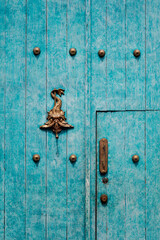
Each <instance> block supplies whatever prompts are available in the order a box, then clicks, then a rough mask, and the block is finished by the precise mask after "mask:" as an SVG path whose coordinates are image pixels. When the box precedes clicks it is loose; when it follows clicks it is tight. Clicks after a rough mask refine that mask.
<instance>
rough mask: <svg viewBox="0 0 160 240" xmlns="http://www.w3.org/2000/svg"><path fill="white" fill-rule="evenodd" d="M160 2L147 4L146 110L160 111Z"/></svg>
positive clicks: (152, 0)
mask: <svg viewBox="0 0 160 240" xmlns="http://www.w3.org/2000/svg"><path fill="white" fill-rule="evenodd" d="M159 8H160V2H159V1H158V0H149V1H147V2H146V108H147V109H154V110H156V109H160V68H159V61H160V52H159V44H160V37H159V36H160V14H159Z"/></svg>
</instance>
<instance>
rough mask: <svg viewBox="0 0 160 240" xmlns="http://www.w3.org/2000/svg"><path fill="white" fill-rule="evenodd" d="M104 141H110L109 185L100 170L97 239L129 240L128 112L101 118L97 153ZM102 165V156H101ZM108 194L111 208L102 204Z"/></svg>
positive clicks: (104, 115) (98, 126) (98, 122)
mask: <svg viewBox="0 0 160 240" xmlns="http://www.w3.org/2000/svg"><path fill="white" fill-rule="evenodd" d="M101 138H106V139H107V140H108V151H109V153H108V174H105V175H104V177H108V183H107V184H104V183H103V182H102V178H103V176H102V175H100V173H99V170H98V169H99V167H97V238H96V239H106V238H107V239H115V240H116V239H125V166H126V161H125V155H124V153H125V113H124V112H107V113H98V115H97V150H98V149H99V146H98V142H99V140H100V139H101ZM97 160H98V161H97V165H98V166H99V157H98V156H97ZM101 194H107V195H108V203H107V205H103V204H102V203H101V201H100V196H101Z"/></svg>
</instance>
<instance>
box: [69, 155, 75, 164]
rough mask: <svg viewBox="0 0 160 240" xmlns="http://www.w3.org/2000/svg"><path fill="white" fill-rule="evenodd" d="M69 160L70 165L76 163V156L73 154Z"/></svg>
mask: <svg viewBox="0 0 160 240" xmlns="http://www.w3.org/2000/svg"><path fill="white" fill-rule="evenodd" d="M69 160H70V161H71V162H72V163H74V162H76V160H77V157H76V155H75V154H72V155H71V156H70V157H69Z"/></svg>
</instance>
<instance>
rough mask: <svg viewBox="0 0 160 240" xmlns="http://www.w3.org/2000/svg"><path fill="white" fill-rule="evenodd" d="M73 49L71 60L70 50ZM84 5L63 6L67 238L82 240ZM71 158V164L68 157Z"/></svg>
mask: <svg viewBox="0 0 160 240" xmlns="http://www.w3.org/2000/svg"><path fill="white" fill-rule="evenodd" d="M72 47H73V48H76V49H77V54H76V55H75V56H74V57H71V56H70V55H69V49H70V48H72ZM85 50H86V49H85V1H83V0H81V1H70V0H69V1H68V6H67V87H66V93H67V120H68V122H70V123H71V124H73V126H74V129H73V130H70V131H68V132H67V159H66V161H67V237H68V239H71V240H74V239H79V240H81V239H82V240H83V239H85V54H86V52H85ZM71 154H75V155H76V156H77V161H76V162H75V163H74V164H72V163H71V162H70V161H69V156H70V155H71Z"/></svg>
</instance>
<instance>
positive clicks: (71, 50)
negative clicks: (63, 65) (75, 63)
mask: <svg viewBox="0 0 160 240" xmlns="http://www.w3.org/2000/svg"><path fill="white" fill-rule="evenodd" d="M69 53H70V55H71V56H75V55H76V53H77V50H76V49H75V48H70V49H69Z"/></svg>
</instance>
